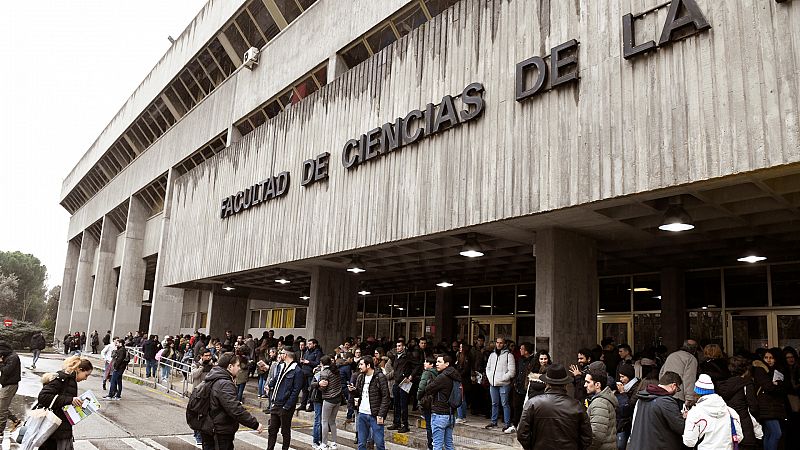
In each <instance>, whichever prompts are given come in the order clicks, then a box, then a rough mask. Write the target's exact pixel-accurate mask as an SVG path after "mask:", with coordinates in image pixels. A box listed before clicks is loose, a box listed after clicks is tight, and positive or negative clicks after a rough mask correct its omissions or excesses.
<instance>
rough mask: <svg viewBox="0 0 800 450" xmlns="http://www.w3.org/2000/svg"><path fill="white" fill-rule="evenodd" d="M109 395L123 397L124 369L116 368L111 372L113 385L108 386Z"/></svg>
mask: <svg viewBox="0 0 800 450" xmlns="http://www.w3.org/2000/svg"><path fill="white" fill-rule="evenodd" d="M108 396H109V397H117V398H120V397H122V371H121V370H115V371H114V372H112V373H111V387H110V388H108Z"/></svg>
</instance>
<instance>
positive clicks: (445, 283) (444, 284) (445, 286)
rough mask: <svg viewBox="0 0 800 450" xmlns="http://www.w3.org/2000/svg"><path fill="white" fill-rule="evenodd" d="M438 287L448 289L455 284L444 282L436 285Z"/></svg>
mask: <svg viewBox="0 0 800 450" xmlns="http://www.w3.org/2000/svg"><path fill="white" fill-rule="evenodd" d="M436 285H437V286H439V287H443V288H447V287H450V286H452V285H453V283H448V282H447V281H442V282H441V283H436Z"/></svg>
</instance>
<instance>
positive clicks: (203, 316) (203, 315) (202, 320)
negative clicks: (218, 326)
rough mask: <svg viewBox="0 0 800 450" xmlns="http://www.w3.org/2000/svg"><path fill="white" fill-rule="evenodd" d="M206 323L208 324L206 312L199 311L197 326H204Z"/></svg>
mask: <svg viewBox="0 0 800 450" xmlns="http://www.w3.org/2000/svg"><path fill="white" fill-rule="evenodd" d="M207 325H208V313H204V312H201V313H200V327H199V328H205V327H206V326H207Z"/></svg>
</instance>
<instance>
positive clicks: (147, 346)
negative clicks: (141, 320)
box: [142, 334, 161, 378]
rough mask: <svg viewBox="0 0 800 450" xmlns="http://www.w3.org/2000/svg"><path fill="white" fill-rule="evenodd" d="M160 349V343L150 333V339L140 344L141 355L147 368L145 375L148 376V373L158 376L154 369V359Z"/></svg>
mask: <svg viewBox="0 0 800 450" xmlns="http://www.w3.org/2000/svg"><path fill="white" fill-rule="evenodd" d="M160 349H161V343H160V342H158V339H157V338H156V336H155V335H154V334H151V335H150V339H148V340H146V341H144V343H143V344H142V357H144V360H145V363H146V364H147V368H146V369H145V376H146V377H147V378H150V373H151V372H152V374H153V376H154V377H155V376H158V374H157V373H156V369H158V361H156V353H158V351H159V350H160Z"/></svg>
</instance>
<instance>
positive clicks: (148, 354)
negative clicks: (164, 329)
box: [142, 339, 161, 361]
mask: <svg viewBox="0 0 800 450" xmlns="http://www.w3.org/2000/svg"><path fill="white" fill-rule="evenodd" d="M159 350H161V344H159V342H158V341H157V340H155V339H148V340H146V341H144V344H142V356H144V359H146V360H148V361H152V360H154V359H156V353H158V351H159Z"/></svg>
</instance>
